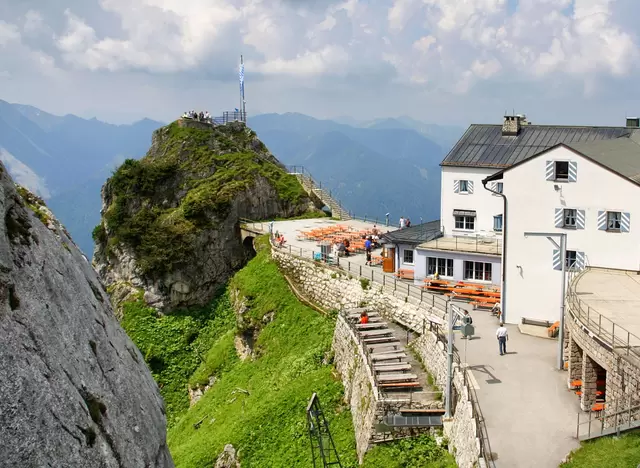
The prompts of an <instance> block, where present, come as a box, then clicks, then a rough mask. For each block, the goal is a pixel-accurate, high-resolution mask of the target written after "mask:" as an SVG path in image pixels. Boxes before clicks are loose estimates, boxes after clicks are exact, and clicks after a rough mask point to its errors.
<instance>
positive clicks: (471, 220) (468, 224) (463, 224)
mask: <svg viewBox="0 0 640 468" xmlns="http://www.w3.org/2000/svg"><path fill="white" fill-rule="evenodd" d="M455 218H456V229H466V230H469V231H473V230H474V229H475V224H476V218H475V217H473V216H456V217H455Z"/></svg>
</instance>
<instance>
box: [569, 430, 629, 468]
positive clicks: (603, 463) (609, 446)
mask: <svg viewBox="0 0 640 468" xmlns="http://www.w3.org/2000/svg"><path fill="white" fill-rule="evenodd" d="M639 463H640V431H632V432H628V433H626V434H622V435H621V436H620V437H602V438H599V439H595V440H593V441H587V442H583V443H582V446H581V447H580V448H579V449H577V450H575V451H574V452H573V453H572V454H571V456H570V457H569V460H568V461H567V462H566V463H563V464H562V465H560V466H561V468H635V467H636V466H638V464H639Z"/></svg>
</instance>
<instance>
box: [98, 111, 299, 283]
mask: <svg viewBox="0 0 640 468" xmlns="http://www.w3.org/2000/svg"><path fill="white" fill-rule="evenodd" d="M258 178H260V179H261V180H263V181H266V184H267V186H270V187H271V190H274V191H275V196H276V198H277V200H278V203H277V208H274V209H273V211H274V213H264V216H265V217H267V216H268V215H274V214H280V213H282V214H290V215H299V214H302V213H303V212H304V211H305V209H307V208H308V206H305V204H304V202H305V200H306V199H307V194H306V193H305V191H304V189H303V188H302V186H301V185H300V184H299V183H298V181H297V179H296V178H295V177H294V176H292V175H290V174H288V173H287V172H286V171H285V170H284V169H283V168H282V167H281V166H280V165H279V163H278V162H277V160H276V159H275V158H273V156H271V155H270V154H269V153H268V151H267V149H266V147H265V146H264V144H263V143H262V142H261V141H260V140H258V139H257V138H256V135H255V133H254V132H253V131H252V130H250V129H248V128H246V127H244V126H234V125H222V126H217V127H215V128H208V129H200V128H190V127H181V126H180V125H179V124H178V123H177V122H174V123H172V124H171V125H169V126H167V127H164V128H162V129H160V130H159V131H158V132H156V134H155V135H154V143H153V145H152V147H151V149H150V150H149V152H148V154H147V155H146V156H145V157H144V158H142V159H141V160H134V159H128V160H126V161H125V162H124V163H123V164H122V165H121V166H120V167H119V168H118V169H117V170H116V171H115V172H114V174H113V175H112V177H111V178H110V179H109V180H108V181H107V185H106V187H105V203H106V205H107V210H106V212H105V215H104V223H101V224H99V225H98V226H97V227H96V228H95V229H94V231H93V237H94V240H95V241H96V242H97V243H98V244H99V245H100V246H102V247H103V248H104V251H105V254H106V257H109V255H110V254H111V253H112V249H113V247H115V246H118V245H119V244H123V245H124V246H126V247H128V248H129V249H131V250H132V251H133V253H134V255H135V257H136V261H137V264H138V266H139V267H140V269H141V271H142V273H143V274H144V275H145V276H149V277H154V278H159V277H162V276H163V274H164V273H168V272H169V273H170V272H172V271H173V270H174V269H175V268H177V267H179V266H180V265H181V264H182V263H183V262H184V260H185V259H188V258H190V257H192V256H193V255H194V249H195V248H196V246H197V236H198V235H199V233H200V232H201V231H202V230H204V229H211V228H215V227H216V226H217V225H218V224H220V223H221V222H222V221H223V220H224V219H225V218H226V217H227V216H228V214H229V210H230V208H231V206H232V204H233V202H234V199H235V198H236V196H237V195H238V194H239V193H240V192H243V191H246V190H248V189H250V188H251V187H253V186H254V185H255V184H256V182H257V179H258ZM265 196H266V195H265ZM307 201H308V200H307Z"/></svg>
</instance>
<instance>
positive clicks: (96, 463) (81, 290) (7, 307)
mask: <svg viewBox="0 0 640 468" xmlns="http://www.w3.org/2000/svg"><path fill="white" fill-rule="evenodd" d="M44 214H46V218H45V217H43V213H40V212H39V209H38V207H34V206H33V205H32V204H31V203H27V202H26V200H25V198H24V197H23V196H21V195H20V194H19V193H18V191H17V190H16V186H15V185H14V183H13V181H12V180H11V179H10V177H9V175H8V173H7V171H6V169H5V168H4V166H3V165H2V164H1V163H0V466H1V467H30V468H31V467H35V468H39V467H65V468H76V467H78V468H86V467H92V468H94V467H104V468H112V467H113V468H123V467H127V468H129V467H131V468H138V467H140V468H147V467H173V461H172V459H171V455H170V454H169V450H168V448H167V445H166V418H165V413H164V405H163V402H162V398H161V397H160V393H159V391H158V387H157V385H156V383H155V382H154V380H153V378H152V376H151V374H150V372H149V370H148V369H147V367H146V365H145V363H144V360H143V358H142V355H141V354H140V352H139V351H138V350H137V348H136V347H135V345H134V344H133V343H132V342H131V340H130V339H129V338H128V337H127V335H126V334H125V332H124V331H123V330H122V328H120V326H119V324H118V322H117V320H116V318H115V316H114V313H113V310H112V308H111V305H110V302H109V298H108V296H107V295H106V293H105V292H104V289H103V287H102V285H101V284H100V282H99V280H98V278H97V277H96V275H95V273H94V271H93V270H92V268H91V265H90V264H89V262H88V261H87V259H86V258H85V257H84V256H83V255H82V254H81V253H80V251H79V250H78V249H77V248H76V246H75V244H73V242H72V240H71V239H70V238H69V237H68V235H67V234H66V231H65V230H64V228H62V226H61V225H60V223H58V222H57V221H56V220H55V218H53V217H52V216H51V215H50V212H49V213H44ZM36 215H37V216H36ZM43 223H45V224H46V225H45V224H43Z"/></svg>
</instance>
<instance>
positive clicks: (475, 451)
mask: <svg viewBox="0 0 640 468" xmlns="http://www.w3.org/2000/svg"><path fill="white" fill-rule="evenodd" d="M272 255H273V258H274V259H275V260H276V262H277V263H278V264H279V266H280V268H281V269H282V270H283V271H284V273H285V274H286V275H287V276H288V277H289V278H290V279H291V280H292V281H295V283H296V286H297V287H298V288H300V290H301V291H303V292H304V294H305V295H306V296H307V297H308V298H309V299H310V300H312V301H314V302H316V303H317V304H319V305H321V306H322V307H324V308H326V309H336V310H341V309H343V308H345V307H358V306H364V305H366V306H371V307H372V308H373V309H375V310H376V311H378V312H379V313H380V314H381V315H383V316H384V317H385V318H387V319H388V320H393V321H395V322H397V323H399V324H401V325H403V326H404V327H406V328H408V329H410V330H412V331H414V332H416V333H418V334H421V336H420V337H419V338H417V339H416V340H414V341H413V342H412V343H411V346H412V347H413V348H414V350H415V351H416V352H417V354H418V355H419V356H420V358H421V359H422V362H423V364H424V365H425V367H426V368H427V369H428V371H429V372H430V373H431V374H432V375H434V377H435V379H436V383H437V385H438V386H439V387H441V388H444V385H445V383H446V369H447V368H446V359H447V357H446V350H445V349H444V346H443V344H442V343H438V342H437V338H436V335H434V334H433V333H431V332H430V331H429V330H428V325H426V326H425V323H427V324H428V321H427V317H429V316H430V315H436V316H439V317H441V318H442V311H440V310H439V309H437V308H435V307H433V306H432V305H431V303H427V302H421V301H419V300H415V299H414V298H412V297H407V296H406V295H403V294H401V293H400V292H399V291H395V292H393V291H388V290H387V289H384V288H383V287H382V286H381V285H379V284H377V283H370V282H368V280H367V282H361V281H360V279H358V278H356V277H355V276H353V275H352V274H349V273H346V272H344V271H341V270H339V269H337V268H333V267H329V266H326V265H325V264H320V263H318V262H314V261H312V260H309V259H302V258H299V257H295V256H293V255H290V254H289V253H288V252H286V251H282V250H277V249H273V250H272ZM426 296H429V297H430V295H426ZM333 349H334V352H335V363H336V368H337V369H338V371H339V372H340V374H341V375H342V381H343V383H344V386H345V399H346V400H347V401H348V402H349V403H350V404H351V409H352V413H353V421H354V428H355V431H356V445H357V450H358V456H359V458H360V459H362V456H363V455H364V453H365V452H366V450H367V449H368V447H369V446H370V444H371V443H373V442H377V441H382V440H385V439H387V440H388V438H389V437H390V436H391V434H389V433H379V434H377V433H375V431H374V428H375V425H376V424H377V423H378V422H381V421H382V418H383V416H384V415H385V414H387V413H388V412H389V411H391V412H395V411H398V410H399V409H400V408H401V407H404V406H407V404H406V402H392V401H380V400H379V398H378V395H377V391H376V390H375V388H374V387H373V385H374V380H373V376H371V374H370V370H369V368H368V366H367V364H366V357H365V356H364V350H362V349H361V348H360V347H359V344H358V342H357V338H356V336H355V334H354V333H353V332H352V330H351V328H350V327H349V325H348V324H347V323H346V322H345V321H344V319H342V318H339V319H338V322H337V325H336V331H335V334H334V342H333ZM454 387H455V394H456V398H455V400H454V405H455V414H454V417H453V418H452V419H451V420H450V421H448V422H446V423H445V427H444V429H445V434H446V436H447V437H448V438H449V440H450V442H451V443H450V449H453V453H454V455H455V458H456V461H457V463H458V465H459V466H460V467H462V468H470V467H473V466H474V465H475V464H476V463H477V462H478V459H479V455H480V442H479V440H478V436H477V424H476V420H475V419H474V415H473V407H472V404H471V401H470V400H469V392H468V389H467V387H466V385H465V383H464V377H463V375H462V372H461V371H460V370H459V369H457V368H456V370H455V373H454ZM394 405H395V406H394ZM414 405H415V404H414ZM418 432H420V431H417V430H413V431H412V430H409V429H407V430H405V431H404V432H398V431H396V432H395V437H399V436H406V435H414V434H417V433H418ZM422 432H424V430H422Z"/></svg>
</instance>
